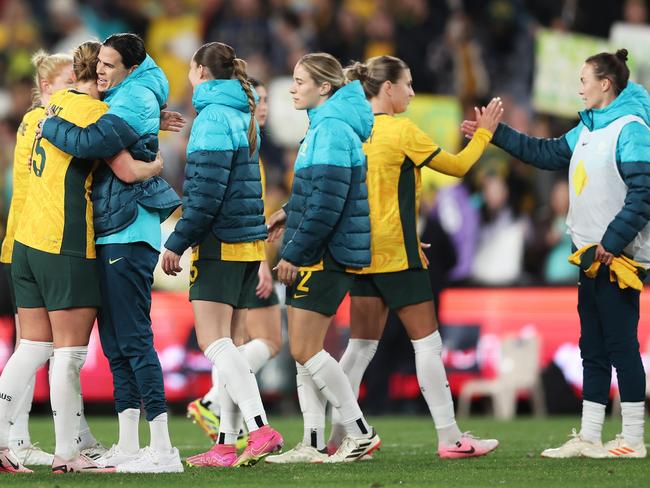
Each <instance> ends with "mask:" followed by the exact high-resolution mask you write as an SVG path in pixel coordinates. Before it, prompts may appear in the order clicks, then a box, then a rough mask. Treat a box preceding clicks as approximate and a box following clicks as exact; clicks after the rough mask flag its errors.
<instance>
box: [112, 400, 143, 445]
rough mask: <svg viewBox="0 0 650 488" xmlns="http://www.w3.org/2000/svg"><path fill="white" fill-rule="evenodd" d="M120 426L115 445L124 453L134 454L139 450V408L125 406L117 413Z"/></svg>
mask: <svg viewBox="0 0 650 488" xmlns="http://www.w3.org/2000/svg"><path fill="white" fill-rule="evenodd" d="M117 421H118V424H119V426H120V434H119V440H118V442H117V446H118V447H119V448H120V451H122V452H124V453H126V454H135V453H136V452H138V451H139V450H140V431H139V425H140V409H139V408H127V409H125V410H122V411H121V412H119V413H118V414H117Z"/></svg>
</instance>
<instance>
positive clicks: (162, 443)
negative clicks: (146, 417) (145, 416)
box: [149, 413, 172, 453]
mask: <svg viewBox="0 0 650 488" xmlns="http://www.w3.org/2000/svg"><path fill="white" fill-rule="evenodd" d="M149 432H150V435H151V440H150V442H149V446H150V447H151V449H153V450H154V451H156V452H163V453H170V452H171V450H172V441H171V440H170V439H169V425H168V419H167V413H161V414H160V415H158V416H157V417H154V419H153V420H152V421H151V422H149Z"/></svg>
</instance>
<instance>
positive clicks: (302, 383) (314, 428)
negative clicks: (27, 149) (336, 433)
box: [296, 363, 327, 451]
mask: <svg viewBox="0 0 650 488" xmlns="http://www.w3.org/2000/svg"><path fill="white" fill-rule="evenodd" d="M296 386H297V391H298V402H299V403H300V410H301V411H302V420H303V425H304V430H303V436H302V443H303V444H305V445H306V446H311V447H315V448H316V449H318V450H319V451H320V450H322V449H323V448H324V447H325V407H326V406H327V399H326V398H325V397H324V396H323V394H322V393H321V392H320V391H319V389H318V387H317V386H316V383H314V380H313V378H312V377H311V374H310V373H309V370H308V369H307V368H305V367H304V366H303V365H302V364H299V363H296Z"/></svg>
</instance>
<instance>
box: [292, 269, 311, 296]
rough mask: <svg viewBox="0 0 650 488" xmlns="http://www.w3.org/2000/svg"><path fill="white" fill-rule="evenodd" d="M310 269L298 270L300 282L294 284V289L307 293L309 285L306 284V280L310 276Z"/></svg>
mask: <svg viewBox="0 0 650 488" xmlns="http://www.w3.org/2000/svg"><path fill="white" fill-rule="evenodd" d="M311 274H312V271H300V282H299V283H298V286H296V291H301V292H303V293H309V287H308V286H307V281H309V278H311Z"/></svg>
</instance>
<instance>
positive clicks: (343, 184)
mask: <svg viewBox="0 0 650 488" xmlns="http://www.w3.org/2000/svg"><path fill="white" fill-rule="evenodd" d="M338 124H342V122H337V121H334V120H333V121H332V122H330V123H328V124H326V125H325V124H324V125H323V126H322V127H319V130H318V132H317V133H316V134H315V136H314V145H313V153H312V154H313V156H312V161H311V163H312V164H311V166H310V167H309V168H308V171H309V172H308V173H307V176H308V177H309V179H310V185H309V186H310V187H311V193H310V194H309V195H307V197H306V199H305V209H304V211H303V215H302V219H301V221H300V223H299V225H298V227H297V228H296V230H295V231H294V233H293V235H291V236H290V237H289V239H288V240H287V241H286V244H285V246H284V247H283V249H282V253H281V255H282V258H283V259H285V260H286V261H288V262H290V263H292V264H296V265H300V264H303V263H304V262H305V256H306V255H307V254H308V253H309V250H310V249H313V248H314V247H317V246H320V245H322V243H323V241H327V240H328V238H329V236H330V234H331V233H332V231H333V229H334V227H335V226H336V224H337V223H338V221H339V219H340V217H341V214H342V212H343V208H344V207H345V202H346V200H347V198H348V193H349V191H350V182H351V177H352V159H351V147H350V141H349V135H348V134H347V132H346V131H345V129H344V128H343V127H339V126H338ZM303 171H305V170H303Z"/></svg>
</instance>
